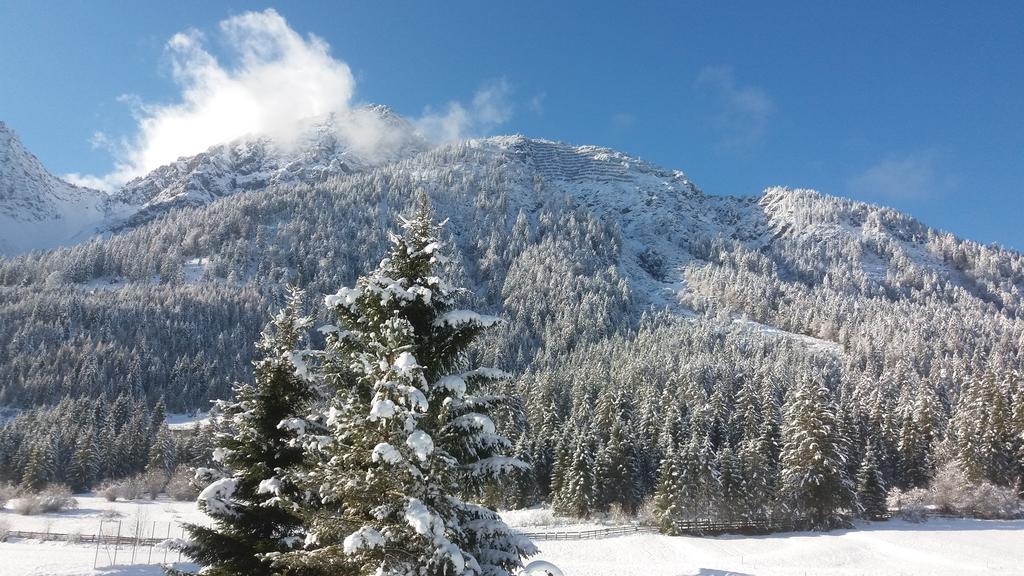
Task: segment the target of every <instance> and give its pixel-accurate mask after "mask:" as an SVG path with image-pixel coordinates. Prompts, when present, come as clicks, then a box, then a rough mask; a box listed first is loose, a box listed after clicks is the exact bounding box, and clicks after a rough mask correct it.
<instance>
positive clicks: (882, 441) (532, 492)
mask: <svg viewBox="0 0 1024 576" xmlns="http://www.w3.org/2000/svg"><path fill="white" fill-rule="evenodd" d="M418 188H423V189H425V190H426V191H427V193H428V194H429V196H430V199H431V202H432V204H433V208H434V213H435V214H436V215H437V217H438V218H439V219H447V220H448V222H447V224H446V225H445V226H444V228H443V232H442V239H443V240H444V241H445V242H446V244H447V246H448V247H449V254H450V256H451V258H452V260H451V262H450V263H449V265H448V267H447V269H446V272H445V281H446V282H450V283H451V284H452V285H455V286H465V287H467V288H468V290H467V291H465V292H462V293H460V294H459V295H458V300H459V304H460V305H464V306H466V307H468V308H473V309H477V310H480V311H481V312H485V313H489V314H494V315H496V316H500V317H501V318H503V319H504V320H505V322H503V323H502V324H500V325H498V326H496V327H495V328H494V329H493V330H491V331H489V332H488V333H487V334H486V335H484V336H482V338H481V339H480V340H479V341H477V342H476V343H474V344H473V345H472V347H471V349H470V354H469V357H470V358H471V359H472V361H473V363H474V364H479V365H485V366H496V367H499V368H501V369H502V370H505V371H507V372H509V373H511V374H513V375H514V377H513V378H512V379H511V380H509V381H507V382H503V383H495V385H494V386H495V388H494V390H493V391H494V392H500V393H503V394H506V395H508V396H509V397H511V398H513V399H515V402H514V403H513V405H512V406H511V408H510V409H509V410H507V411H503V412H501V413H500V414H498V415H496V420H497V421H498V423H499V424H500V426H499V428H500V429H502V430H503V431H504V432H505V434H507V435H508V436H509V438H510V439H511V441H512V446H511V448H510V450H511V453H512V455H514V456H516V457H517V458H519V459H522V460H524V461H527V462H530V463H531V464H532V468H531V469H530V470H517V471H514V473H513V476H514V478H513V484H512V488H508V487H506V488H504V489H500V490H498V489H493V490H486V489H484V490H483V492H482V494H483V497H484V500H485V501H486V502H487V503H489V504H491V505H494V506H500V507H523V506H529V505H533V504H537V503H540V502H547V503H549V504H551V505H552V506H554V507H555V509H556V510H558V511H560V512H564V513H566V514H571V515H576V516H588V515H600V514H603V513H605V512H608V511H610V510H616V511H625V512H627V513H637V512H638V511H646V512H650V514H652V515H653V516H654V517H656V518H657V519H658V521H659V523H660V524H661V525H662V527H663V529H664V530H665V531H669V532H671V531H672V529H673V528H672V527H673V526H674V525H675V523H677V522H679V521H685V520H687V519H691V518H706V517H710V518H777V517H800V518H808V519H810V520H811V521H813V522H814V523H815V524H819V525H828V524H829V523H831V522H832V521H834V520H835V519H836V518H837V517H839V515H847V516H849V515H857V514H865V515H868V516H871V515H879V514H882V513H884V510H883V509H880V507H881V508H884V505H883V504H880V503H884V502H885V499H886V497H887V496H889V497H891V496H892V495H893V494H894V491H895V490H899V491H900V492H899V494H903V493H907V494H912V493H913V492H912V491H913V489H915V488H924V487H927V486H928V485H929V484H930V482H931V480H932V479H933V478H934V477H935V476H936V474H938V473H940V472H948V473H950V474H959V475H960V476H957V478H961V479H962V480H963V481H964V482H967V483H969V484H970V485H973V486H979V487H980V486H985V485H991V486H992V487H1003V488H1005V489H1006V490H1009V491H1017V492H1018V493H1019V491H1020V490H1021V489H1022V488H1024V486H1022V480H1021V479H1022V476H1024V468H1022V465H1024V380H1022V378H1021V377H1020V370H1021V366H1022V364H1021V361H1022V358H1021V349H1022V343H1024V311H1022V309H1021V289H1022V288H1024V257H1022V256H1021V255H1020V254H1018V253H1016V252H1012V251H1009V250H1005V249H1001V248H999V247H995V246H982V245H979V244H976V243H973V242H970V241H967V240H961V239H958V238H955V237H953V236H951V235H949V234H946V233H942V232H939V231H936V230H933V229H930V228H928V227H927V226H925V225H923V224H921V223H919V222H917V221H915V220H913V219H912V218H910V217H908V216H906V215H903V214H900V213H898V212H896V211H893V210H890V209H886V208H880V207H876V206H870V205H866V204H862V203H857V202H853V201H849V200H844V199H839V198H833V197H828V196H823V195H820V194H818V193H816V192H811V191H804V190H790V189H781V188H779V189H770V190H767V191H766V192H765V193H764V194H763V195H762V196H761V197H760V198H733V197H717V196H709V195H705V194H704V193H702V192H701V191H700V190H698V189H697V188H696V187H695V186H694V185H693V184H692V183H690V182H689V181H688V180H687V179H686V177H685V176H684V175H682V174H681V173H679V172H672V171H667V170H662V169H660V168H657V167H654V166H651V165H648V164H646V163H643V162H642V161H639V160H635V159H632V158H629V157H627V156H624V155H622V154H619V153H616V152H613V151H610V150H606V149H600V148H593V147H572V146H568V145H563V144H557V143H551V142H546V141H537V140H529V139H525V138H521V137H508V138H492V139H487V140H476V141H469V142H464V143H460V144H456V145H451V146H446V147H440V148H436V149H433V150H430V151H427V152H423V153H419V154H417V155H415V156H413V157H411V158H409V159H406V160H402V161H398V162H393V163H389V164H385V165H383V166H379V167H376V168H372V169H368V170H367V171H365V172H363V173H357V174H353V175H349V176H344V177H331V178H328V179H327V180H325V181H323V182H320V183H315V184H293V185H280V186H271V187H269V188H266V189H263V190H256V191H250V192H246V193H244V194H238V195H236V196H232V197H230V198H228V199H224V200H220V201H217V202H214V203H213V204H211V205H209V206H208V207H197V208H184V209H180V210H176V211H172V212H170V213H169V214H167V215H166V216H163V217H161V218H159V219H157V220H154V221H152V222H149V223H147V224H144V225H141V226H139V227H136V228H134V229H131V230H126V231H122V232H121V233H118V234H115V235H110V236H108V237H106V238H97V239H93V240H90V241H88V242H85V243H82V244H79V245H76V246H73V247H69V248H62V249H57V250H54V251H51V252H44V253H30V254H26V255H23V256H17V257H12V258H8V259H3V260H0V285H2V288H0V326H2V327H3V329H2V330H0V404H2V405H4V406H6V407H8V409H9V411H10V413H11V414H12V417H11V418H10V419H8V421H7V423H6V424H5V425H4V426H3V427H0V463H2V465H0V481H6V482H10V483H13V484H21V483H24V482H26V481H31V482H32V483H33V484H36V483H46V482H59V483H68V484H74V485H76V486H86V485H89V484H93V483H98V482H101V481H103V480H105V479H108V478H115V477H121V476H125V475H131V474H136V473H140V472H143V471H145V470H146V469H147V467H148V466H149V464H150V462H151V461H152V460H153V456H152V454H153V452H154V450H161V449H163V448H157V446H158V445H161V443H162V445H164V446H166V445H172V446H173V452H174V455H173V458H171V460H172V462H173V465H174V466H177V465H179V464H180V465H191V466H197V465H198V466H209V465H210V462H204V461H203V456H201V454H205V453H206V452H205V451H204V450H202V449H199V448H197V447H196V444H197V443H201V442H206V443H207V444H209V442H211V440H210V439H209V438H208V437H204V436H203V435H202V434H201V433H195V434H194V436H186V435H177V436H174V438H173V440H168V435H167V434H161V426H160V424H159V420H160V419H159V418H158V417H155V416H154V414H157V415H158V414H159V413H160V412H161V411H162V410H164V409H166V410H169V411H172V412H185V411H191V410H195V409H201V410H206V409H208V408H209V402H210V401H211V400H216V399H223V398H227V397H228V396H230V394H231V392H230V391H231V389H232V384H233V383H234V382H251V381H252V361H253V359H254V358H255V355H254V354H255V349H254V343H255V342H257V341H258V340H259V333H260V331H261V330H262V329H263V328H264V326H265V324H266V323H267V321H268V319H269V318H270V313H271V311H272V310H276V309H279V308H281V307H282V306H284V304H285V301H286V298H285V296H286V293H285V289H284V287H285V285H286V284H288V283H293V284H295V285H297V286H298V287H299V288H301V289H302V290H304V291H305V293H306V294H307V295H310V298H309V300H310V305H309V308H308V313H309V314H312V315H313V316H314V324H315V325H316V326H320V325H327V324H332V323H333V322H334V320H333V319H332V313H331V311H330V310H328V309H327V308H326V307H324V306H320V305H318V304H317V301H318V297H319V295H326V294H333V293H335V291H336V290H337V288H338V287H339V286H352V285H354V284H355V282H356V279H357V278H358V277H359V276H360V275H362V274H366V273H368V272H369V271H371V270H373V269H374V268H375V267H376V265H377V263H378V261H379V259H380V257H381V256H382V255H383V254H385V253H386V252H387V250H388V234H389V232H390V231H392V230H395V229H397V227H398V216H399V215H401V214H409V210H410V207H411V204H412V199H413V197H414V195H415V194H414V192H415V190H416V189H418ZM328 342H329V338H327V339H325V337H324V335H323V334H322V333H319V332H315V331H314V332H313V333H312V334H311V339H310V343H309V344H310V346H311V347H312V348H314V349H316V348H320V347H323V346H325V345H327V343H328ZM158 406H162V407H161V408H159V409H158V408H157V407H158ZM126 407H128V408H126ZM125 410H127V411H128V412H129V413H130V416H128V417H127V418H124V417H121V416H119V417H118V418H107V417H106V414H110V413H117V414H120V413H121V412H122V411H125ZM14 414H16V415H14ZM122 420H123V422H122ZM144 428H145V429H146V430H147V433H146V435H145V436H140V435H139V434H140V432H136V429H138V430H143V429H144ZM120 434H125V435H126V437H136V438H138V437H145V438H147V439H148V441H147V442H146V443H145V444H147V445H144V446H142V447H141V448H140V447H139V446H138V445H134V446H131V447H130V449H131V450H134V451H135V452H136V453H133V455H132V456H131V457H130V458H127V457H125V456H124V454H123V453H122V452H119V451H125V450H128V449H129V447H128V446H127V444H128V443H127V442H118V441H117V437H118V436H119V435H120ZM111 438H113V439H114V440H113V441H110V439H111ZM161 438H163V439H161ZM83 446H90V447H92V448H91V449H90V450H92V452H93V453H94V456H89V457H88V458H89V463H87V464H82V465H80V466H79V467H80V468H83V467H84V468H85V469H88V470H89V473H88V475H87V476H85V477H79V476H73V474H78V473H77V472H72V471H70V470H68V469H66V468H64V467H61V466H58V465H56V463H59V462H69V461H72V460H73V459H74V458H75V455H76V454H85V453H86V452H85V451H83V448H82V447H83ZM79 458H80V459H81V458H85V456H79ZM110 463H116V466H112V465H111V464H110ZM986 483H987V484H986ZM994 489H995V488H994ZM646 512H645V513H646Z"/></svg>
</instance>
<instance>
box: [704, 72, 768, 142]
mask: <svg viewBox="0 0 1024 576" xmlns="http://www.w3.org/2000/svg"><path fill="white" fill-rule="evenodd" d="M696 86H697V89H698V90H699V91H700V92H701V93H702V94H703V95H705V96H706V97H707V98H708V99H710V102H711V105H712V107H713V113H712V119H713V122H714V124H715V128H716V129H717V130H718V131H719V132H720V133H721V138H720V141H719V145H720V146H721V147H724V148H744V147H748V146H751V145H754V144H757V143H759V142H760V141H761V140H762V138H764V135H765V132H766V131H767V128H768V121H769V119H770V118H771V116H772V113H773V112H774V111H775V103H774V102H773V101H772V99H771V97H770V96H768V94H767V93H766V92H765V91H764V90H762V89H760V88H758V87H756V86H741V85H740V84H739V82H737V81H736V76H735V74H734V73H733V71H732V69H731V68H727V67H708V68H704V69H703V70H701V71H700V74H698V75H697V81H696Z"/></svg>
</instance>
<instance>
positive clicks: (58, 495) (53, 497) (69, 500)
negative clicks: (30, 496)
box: [38, 484, 78, 512]
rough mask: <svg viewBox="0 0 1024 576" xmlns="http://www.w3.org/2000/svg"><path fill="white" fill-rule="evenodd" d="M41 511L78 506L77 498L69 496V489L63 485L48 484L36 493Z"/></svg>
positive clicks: (61, 510) (70, 508) (55, 510)
mask: <svg viewBox="0 0 1024 576" xmlns="http://www.w3.org/2000/svg"><path fill="white" fill-rule="evenodd" d="M38 498H39V510H40V511H41V512H63V511H64V510H74V509H75V508H78V500H75V499H74V497H72V496H71V489H70V488H68V487H67V486H64V485H60V484H57V485H53V486H48V487H47V488H45V489H44V490H43V491H42V492H40V493H39V494H38Z"/></svg>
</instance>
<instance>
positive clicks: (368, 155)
mask: <svg viewBox="0 0 1024 576" xmlns="http://www.w3.org/2000/svg"><path fill="white" fill-rule="evenodd" d="M367 123H372V125H371V126H368V127H367V129H366V131H365V133H372V134H373V135H374V137H373V139H372V141H370V142H366V141H365V140H364V138H362V136H364V134H365V133H357V132H354V130H355V129H354V128H353V125H358V124H367ZM426 148H427V144H426V142H425V141H424V140H423V139H422V138H420V137H419V136H418V135H417V134H416V133H415V131H414V129H413V127H412V126H411V125H410V124H409V123H408V122H406V121H405V120H404V119H403V118H401V117H400V116H398V115H396V114H394V113H393V112H392V111H391V109H389V108H387V107H386V106H378V105H375V106H368V107H365V108H362V109H359V110H356V111H353V112H350V113H348V115H346V116H345V117H344V118H342V117H339V116H338V115H336V114H330V115H328V116H326V117H323V118H314V119H310V120H308V121H307V122H305V123H304V124H303V125H302V126H300V127H299V128H298V131H297V135H296V136H295V137H294V138H288V139H287V140H284V139H282V138H272V137H269V136H254V137H247V138H241V139H238V140H236V141H234V142H229V143H225V144H219V145H216V146H213V147H211V148H210V149H209V150H207V151H206V152H203V153H201V154H197V155H195V156H191V157H188V158H180V159H179V160H177V161H176V162H172V163H171V164H167V165H165V166H161V167H160V168H157V169H156V170H154V171H152V172H150V173H149V174H147V175H146V176H143V177H141V178H136V179H134V180H132V181H130V182H128V183H127V184H125V185H124V187H123V188H121V190H120V191H118V192H117V194H116V195H115V198H116V199H117V201H119V202H121V203H123V204H125V205H129V206H135V207H137V208H136V209H135V210H134V211H133V212H132V213H131V214H130V215H129V216H128V217H126V218H123V219H121V220H120V221H113V222H111V223H110V227H111V229H113V230H117V229H122V228H126V227H133V226H137V225H139V224H141V223H144V222H146V221H148V220H151V219H153V218H154V217H156V216H158V215H160V214H162V213H165V212H166V211H167V210H170V209H173V208H179V207H183V206H203V205H206V204H209V203H210V202H213V201H214V200H217V199H219V198H223V197H225V196H229V195H231V194H235V193H237V192H243V191H247V190H257V189H260V188H264V187H266V186H269V185H272V184H290V183H297V182H303V183H307V184H310V183H315V182H322V181H324V180H326V179H328V178H332V177H338V176H346V175H348V174H352V173H355V172H361V171H364V170H366V169H367V168H369V167H372V166H375V165H379V164H382V163H387V162H392V161H395V160H398V159H402V158H407V157H409V156H411V155H413V154H415V153H417V152H420V151H422V150H425V149H426Z"/></svg>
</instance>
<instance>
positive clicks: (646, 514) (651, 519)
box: [636, 498, 658, 526]
mask: <svg viewBox="0 0 1024 576" xmlns="http://www.w3.org/2000/svg"><path fill="white" fill-rule="evenodd" d="M636 520H637V522H639V523H640V525H642V526H657V525H658V519H657V517H656V516H655V515H654V498H647V499H645V500H644V501H643V502H642V503H641V504H640V507H639V508H637V510H636Z"/></svg>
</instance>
